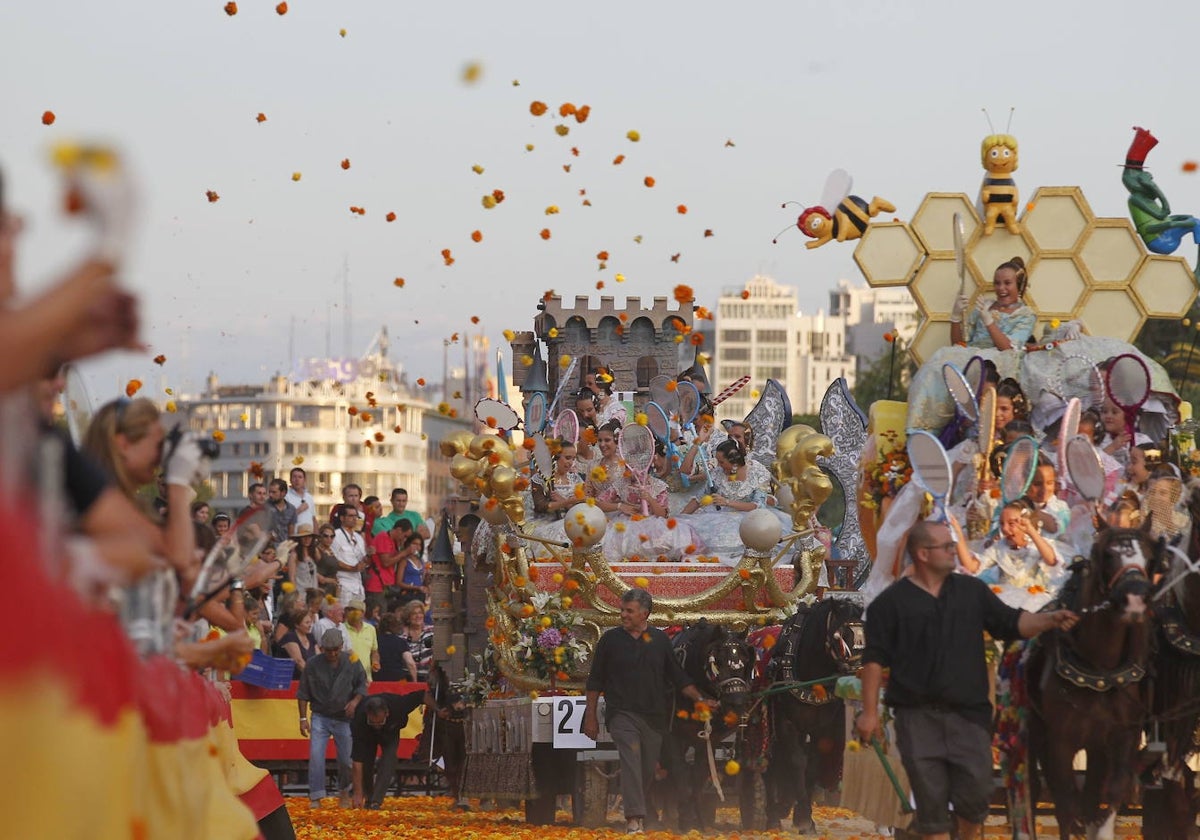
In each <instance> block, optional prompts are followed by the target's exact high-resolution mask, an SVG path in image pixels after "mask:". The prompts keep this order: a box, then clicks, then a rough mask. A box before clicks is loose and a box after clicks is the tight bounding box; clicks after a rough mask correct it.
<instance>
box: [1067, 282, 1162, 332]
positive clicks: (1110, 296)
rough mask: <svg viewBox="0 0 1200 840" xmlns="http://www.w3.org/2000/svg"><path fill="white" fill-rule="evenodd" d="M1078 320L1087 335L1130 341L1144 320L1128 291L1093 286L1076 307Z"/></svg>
mask: <svg viewBox="0 0 1200 840" xmlns="http://www.w3.org/2000/svg"><path fill="white" fill-rule="evenodd" d="M1078 318H1079V320H1081V321H1082V322H1083V326H1084V328H1085V329H1086V330H1087V331H1088V333H1089V334H1091V335H1102V336H1107V337H1108V338H1118V339H1120V340H1122V341H1133V339H1134V338H1135V337H1137V334H1138V331H1139V330H1141V328H1142V324H1143V323H1144V322H1145V320H1146V316H1145V314H1144V313H1143V312H1142V310H1141V309H1140V308H1139V307H1138V306H1137V305H1136V304H1135V301H1134V299H1133V298H1131V297H1130V295H1129V293H1128V292H1125V291H1122V290H1120V289H1093V290H1092V291H1091V292H1089V293H1088V297H1087V300H1085V301H1084V302H1083V305H1082V306H1080V307H1079V314H1078Z"/></svg>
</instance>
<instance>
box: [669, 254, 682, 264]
mask: <svg viewBox="0 0 1200 840" xmlns="http://www.w3.org/2000/svg"><path fill="white" fill-rule="evenodd" d="M680 256H681V254H678V253H675V254H672V255H671V262H673V263H677V262H679V257H680Z"/></svg>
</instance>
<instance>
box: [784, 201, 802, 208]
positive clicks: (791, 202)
mask: <svg viewBox="0 0 1200 840" xmlns="http://www.w3.org/2000/svg"><path fill="white" fill-rule="evenodd" d="M789 204H795V205H796V206H797V207H799V206H800V202H799V201H785V202H783V204H782V205H780V206H782V207H787V206H788V205H789Z"/></svg>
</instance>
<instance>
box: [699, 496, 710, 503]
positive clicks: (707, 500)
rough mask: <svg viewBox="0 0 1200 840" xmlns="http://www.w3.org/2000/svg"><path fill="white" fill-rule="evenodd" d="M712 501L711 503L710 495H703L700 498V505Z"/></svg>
mask: <svg viewBox="0 0 1200 840" xmlns="http://www.w3.org/2000/svg"><path fill="white" fill-rule="evenodd" d="M712 503H713V498H712V496H705V497H704V498H702V499H701V500H700V504H702V505H711V504H712Z"/></svg>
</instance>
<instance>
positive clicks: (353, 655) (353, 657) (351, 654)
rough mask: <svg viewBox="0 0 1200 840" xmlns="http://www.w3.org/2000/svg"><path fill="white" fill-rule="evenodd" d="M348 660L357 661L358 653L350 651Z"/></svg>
mask: <svg viewBox="0 0 1200 840" xmlns="http://www.w3.org/2000/svg"><path fill="white" fill-rule="evenodd" d="M350 661H351V662H357V661H358V654H357V653H355V652H354V651H350Z"/></svg>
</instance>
